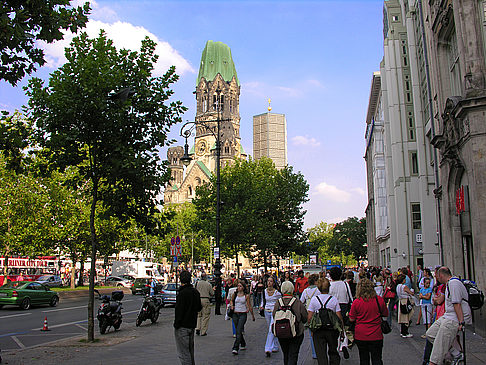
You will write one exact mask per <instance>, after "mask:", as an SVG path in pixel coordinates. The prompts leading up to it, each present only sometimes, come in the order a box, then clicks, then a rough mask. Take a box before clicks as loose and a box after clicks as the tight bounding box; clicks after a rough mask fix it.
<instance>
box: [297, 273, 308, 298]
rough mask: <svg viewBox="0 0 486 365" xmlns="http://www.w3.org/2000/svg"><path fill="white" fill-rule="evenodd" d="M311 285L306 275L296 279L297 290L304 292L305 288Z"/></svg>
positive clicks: (300, 292)
mask: <svg viewBox="0 0 486 365" xmlns="http://www.w3.org/2000/svg"><path fill="white" fill-rule="evenodd" d="M308 286H309V283H308V282H307V278H306V277H305V276H304V277H302V278H300V277H299V278H297V280H296V281H295V292H296V293H299V294H302V292H303V291H304V289H305V288H307V287H308Z"/></svg>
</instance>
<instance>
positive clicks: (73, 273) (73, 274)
mask: <svg viewBox="0 0 486 365" xmlns="http://www.w3.org/2000/svg"><path fill="white" fill-rule="evenodd" d="M71 261H72V267H71V289H74V288H75V287H76V258H75V257H71Z"/></svg>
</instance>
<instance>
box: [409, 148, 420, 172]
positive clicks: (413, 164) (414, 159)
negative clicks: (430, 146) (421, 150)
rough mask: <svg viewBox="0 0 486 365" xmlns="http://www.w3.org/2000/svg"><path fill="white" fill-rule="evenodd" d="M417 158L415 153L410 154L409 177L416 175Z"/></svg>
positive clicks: (417, 169) (417, 170)
mask: <svg viewBox="0 0 486 365" xmlns="http://www.w3.org/2000/svg"><path fill="white" fill-rule="evenodd" d="M418 173H419V168H418V157H417V151H413V152H410V175H418Z"/></svg>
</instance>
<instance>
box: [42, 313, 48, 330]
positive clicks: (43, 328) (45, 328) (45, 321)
mask: <svg viewBox="0 0 486 365" xmlns="http://www.w3.org/2000/svg"><path fill="white" fill-rule="evenodd" d="M41 331H44V332H46V331H50V329H49V327H48V326H47V316H46V318H44V327H42V329H41Z"/></svg>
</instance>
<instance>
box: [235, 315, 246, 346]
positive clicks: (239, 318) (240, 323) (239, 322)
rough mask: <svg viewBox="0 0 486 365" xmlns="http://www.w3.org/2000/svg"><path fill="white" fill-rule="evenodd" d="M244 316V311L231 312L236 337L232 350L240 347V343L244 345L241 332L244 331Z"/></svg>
mask: <svg viewBox="0 0 486 365" xmlns="http://www.w3.org/2000/svg"><path fill="white" fill-rule="evenodd" d="M246 317H247V315H246V313H239V312H235V313H233V323H234V325H235V328H236V339H235V343H234V344H233V350H236V351H238V350H239V349H240V345H241V346H243V347H246V341H245V338H244V337H243V332H244V331H245V323H246Z"/></svg>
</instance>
